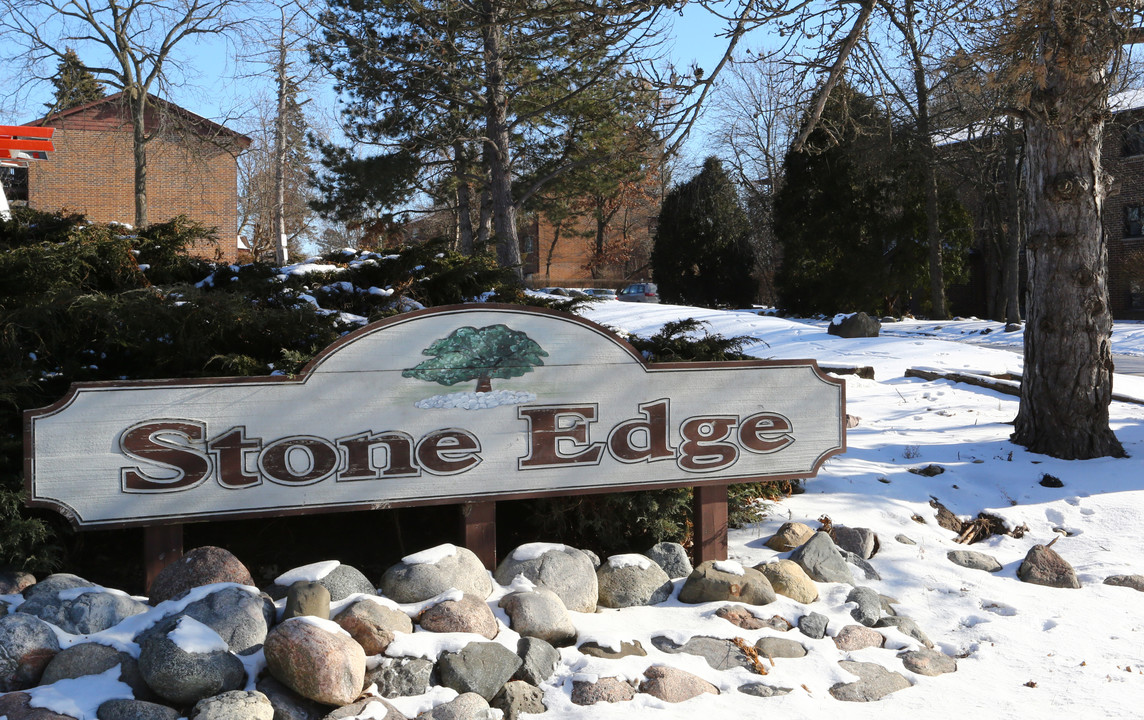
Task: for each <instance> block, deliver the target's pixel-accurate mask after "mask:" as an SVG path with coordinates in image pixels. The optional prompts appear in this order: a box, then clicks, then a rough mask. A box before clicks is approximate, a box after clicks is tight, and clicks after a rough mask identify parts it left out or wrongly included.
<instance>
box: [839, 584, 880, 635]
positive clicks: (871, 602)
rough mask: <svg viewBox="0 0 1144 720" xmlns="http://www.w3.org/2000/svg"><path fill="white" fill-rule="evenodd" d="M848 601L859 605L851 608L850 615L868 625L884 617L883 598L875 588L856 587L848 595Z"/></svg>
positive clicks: (870, 625)
mask: <svg viewBox="0 0 1144 720" xmlns="http://www.w3.org/2000/svg"><path fill="white" fill-rule="evenodd" d="M846 602H848V603H851V602H852V603H854V604H855V605H857V607H855V608H853V609H851V610H850V617H852V618H854V619H855V620H857V621H858V622H860V623H862V624H863V625H865V626H866V627H874V625H875V624H876V623H877V622H878V620H880V619H881V618H882V598H881V597H880V596H879V595H878V593H877V592H875V591H874V589H873V588H868V587H866V586H862V587H856V588H854V589H853V590H851V591H850V594H848V595H847V596H846Z"/></svg>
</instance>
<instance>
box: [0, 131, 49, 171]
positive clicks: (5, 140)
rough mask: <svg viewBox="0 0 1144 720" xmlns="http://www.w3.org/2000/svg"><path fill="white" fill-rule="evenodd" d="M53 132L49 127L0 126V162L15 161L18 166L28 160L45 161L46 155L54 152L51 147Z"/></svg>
mask: <svg viewBox="0 0 1144 720" xmlns="http://www.w3.org/2000/svg"><path fill="white" fill-rule="evenodd" d="M54 132H55V128H50V127H29V126H26V125H0V160H12V161H17V163H18V164H23V162H25V161H28V160H47V158H48V153H50V152H52V151H54V150H55V146H53V145H52V134H53V133H54ZM17 163H11V164H17ZM5 164H9V163H5Z"/></svg>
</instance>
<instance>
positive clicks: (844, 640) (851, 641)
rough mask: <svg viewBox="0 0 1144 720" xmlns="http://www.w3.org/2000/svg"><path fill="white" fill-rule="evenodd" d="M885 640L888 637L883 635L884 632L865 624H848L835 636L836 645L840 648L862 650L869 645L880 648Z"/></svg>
mask: <svg viewBox="0 0 1144 720" xmlns="http://www.w3.org/2000/svg"><path fill="white" fill-rule="evenodd" d="M885 642H886V638H885V637H883V636H882V633H880V632H878V631H877V630H872V629H870V628H868V627H866V626H865V625H847V626H846V627H844V628H842V629H841V630H839V631H838V634H837V635H835V636H834V645H835V646H836V647H837V648H838V649H839V650H861V649H863V648H869V647H876V648H880V647H882V645H884V644H885Z"/></svg>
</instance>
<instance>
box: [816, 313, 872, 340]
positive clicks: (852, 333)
mask: <svg viewBox="0 0 1144 720" xmlns="http://www.w3.org/2000/svg"><path fill="white" fill-rule="evenodd" d="M881 330H882V323H880V322H879V321H878V320H877V319H876V318H872V317H870V316H869V315H867V314H866V313H864V312H856V313H854V314H853V315H835V316H834V319H833V320H831V322H830V325H828V326H827V328H826V332H827V333H828V334H830V335H836V336H838V337H840V338H874V337H878V333H879V332H880V331H881Z"/></svg>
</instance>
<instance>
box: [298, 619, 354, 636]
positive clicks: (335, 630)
mask: <svg viewBox="0 0 1144 720" xmlns="http://www.w3.org/2000/svg"><path fill="white" fill-rule="evenodd" d="M284 622H301V623H306V624H307V625H313V626H314V627H316V628H320V629H322V630H325V631H326V632H328V633H332V634H334V635H344V636H346V637H348V638H352V637H353V636H352V635H350V634H349V633H348V632H346V630H345V628H343V627H342V626H341V625H338V624H337V623H336V622H334V621H333V620H326V619H324V618H320V617H315V616H313V615H298V616H296V617H292V618H290V619H289V620H285V621H284Z"/></svg>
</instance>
